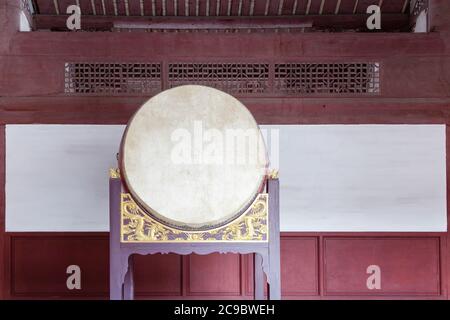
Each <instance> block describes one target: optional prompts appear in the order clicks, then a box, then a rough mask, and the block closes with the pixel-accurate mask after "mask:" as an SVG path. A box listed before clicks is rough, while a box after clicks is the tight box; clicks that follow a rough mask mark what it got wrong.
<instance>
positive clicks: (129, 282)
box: [123, 255, 134, 300]
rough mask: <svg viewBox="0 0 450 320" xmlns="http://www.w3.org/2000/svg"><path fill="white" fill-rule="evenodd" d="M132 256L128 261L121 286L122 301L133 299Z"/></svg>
mask: <svg viewBox="0 0 450 320" xmlns="http://www.w3.org/2000/svg"><path fill="white" fill-rule="evenodd" d="M133 269H134V266H133V256H132V255H131V256H130V258H129V260H128V272H127V274H126V275H125V282H124V284H123V298H124V300H133V299H134V274H133Z"/></svg>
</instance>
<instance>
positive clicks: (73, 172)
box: [6, 125, 447, 231]
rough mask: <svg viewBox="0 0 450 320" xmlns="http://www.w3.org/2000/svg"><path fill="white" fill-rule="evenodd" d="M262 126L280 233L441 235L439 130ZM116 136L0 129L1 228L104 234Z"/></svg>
mask: <svg viewBox="0 0 450 320" xmlns="http://www.w3.org/2000/svg"><path fill="white" fill-rule="evenodd" d="M263 128H264V129H279V130H280V131H279V151H280V154H279V163H280V182H281V199H280V200H281V229H282V231H445V230H446V226H447V224H446V178H445V176H446V165H445V126H443V125H317V126H263ZM123 129H124V126H115V125H114V126H103V125H8V126H7V127H6V148H7V153H6V229H7V231H107V230H108V223H109V222H108V168H110V167H112V166H115V165H116V160H115V154H116V152H117V150H118V146H119V142H120V138H121V135H122V132H123ZM272 142H274V141H272ZM273 147H275V145H273Z"/></svg>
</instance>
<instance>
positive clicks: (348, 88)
mask: <svg viewBox="0 0 450 320" xmlns="http://www.w3.org/2000/svg"><path fill="white" fill-rule="evenodd" d="M379 69H380V68H379V64H378V63H283V64H275V88H274V90H275V91H276V92H278V93H284V94H296V95H307V94H355V93H356V94H360V93H378V92H379V90H380V74H379Z"/></svg>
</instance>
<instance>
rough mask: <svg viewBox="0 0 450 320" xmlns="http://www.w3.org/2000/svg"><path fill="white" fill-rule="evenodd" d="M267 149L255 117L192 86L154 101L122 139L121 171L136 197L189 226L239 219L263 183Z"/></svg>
mask: <svg viewBox="0 0 450 320" xmlns="http://www.w3.org/2000/svg"><path fill="white" fill-rule="evenodd" d="M267 165H268V159H267V154H266V150H265V146H264V141H263V137H262V135H261V132H260V130H259V127H258V125H257V124H256V121H255V119H254V118H253V116H252V115H251V113H250V112H249V111H248V110H247V108H246V107H245V106H244V105H243V104H242V103H240V102H239V101H238V100H237V99H235V98H234V97H232V96H230V95H229V94H226V93H224V92H222V91H219V90H217V89H213V88H209V87H204V86H197V85H187V86H180V87H176V88H173V89H169V90H166V91H164V92H161V93H160V94H158V95H156V96H154V97H153V98H151V99H150V100H148V101H147V102H146V103H145V104H144V105H143V106H142V107H141V108H140V109H139V110H138V111H137V112H136V113H135V114H134V116H133V117H132V119H131V120H130V122H129V123H128V125H127V128H126V130H125V133H124V136H123V138H122V144H121V150H120V169H121V175H122V178H123V180H124V183H125V185H126V187H127V188H128V190H129V192H130V193H131V195H132V196H133V198H134V199H135V201H136V202H137V203H138V204H139V205H140V206H141V207H142V208H143V209H144V210H145V211H146V212H147V213H148V214H149V215H151V216H152V217H153V218H155V219H156V220H158V221H160V222H162V223H164V224H166V225H168V226H171V227H174V228H177V229H181V230H186V231H197V230H198V231H200V230H208V229H213V228H217V227H220V226H223V225H225V224H227V223H228V222H230V221H232V220H234V219H236V218H238V217H239V216H240V215H241V214H242V213H243V212H244V211H245V210H246V209H247V208H248V206H249V205H250V204H251V203H252V201H253V200H254V198H255V197H256V195H257V193H258V192H260V191H261V190H262V188H263V186H264V182H265V176H266V169H267Z"/></svg>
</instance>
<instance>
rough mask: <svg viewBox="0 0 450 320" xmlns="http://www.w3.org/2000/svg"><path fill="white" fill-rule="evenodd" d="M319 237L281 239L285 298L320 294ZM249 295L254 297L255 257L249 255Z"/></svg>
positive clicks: (288, 237) (282, 283)
mask: <svg viewBox="0 0 450 320" xmlns="http://www.w3.org/2000/svg"><path fill="white" fill-rule="evenodd" d="M318 243H319V240H318V237H300V236H283V237H282V238H281V244H280V246H281V291H282V295H283V296H284V297H292V298H295V297H296V296H317V295H318V294H319V244H318ZM247 272H248V275H249V276H248V281H247V295H253V257H252V255H247Z"/></svg>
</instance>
